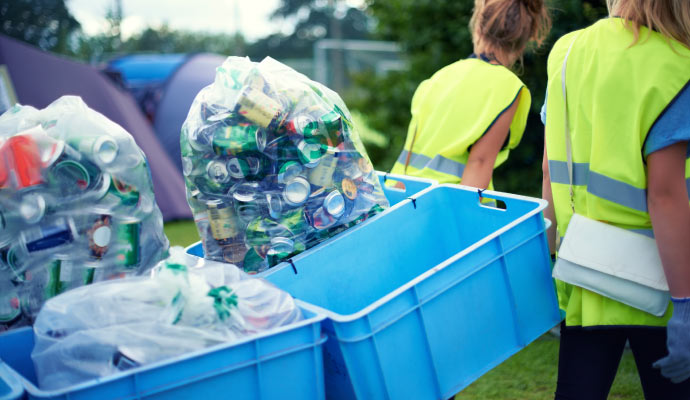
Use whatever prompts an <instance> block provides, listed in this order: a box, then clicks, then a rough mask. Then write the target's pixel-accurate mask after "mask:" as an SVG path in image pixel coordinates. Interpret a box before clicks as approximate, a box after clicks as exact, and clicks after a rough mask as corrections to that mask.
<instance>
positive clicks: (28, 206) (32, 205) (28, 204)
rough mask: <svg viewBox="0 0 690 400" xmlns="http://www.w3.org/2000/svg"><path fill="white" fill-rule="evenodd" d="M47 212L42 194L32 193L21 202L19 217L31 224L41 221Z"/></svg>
mask: <svg viewBox="0 0 690 400" xmlns="http://www.w3.org/2000/svg"><path fill="white" fill-rule="evenodd" d="M45 212H46V201H45V198H44V197H43V195H41V194H40V193H35V192H30V193H27V194H24V195H23V196H21V199H20V200H19V215H21V216H22V218H24V221H26V222H27V223H29V224H35V223H36V222H38V221H40V220H41V219H42V218H43V216H44V215H45Z"/></svg>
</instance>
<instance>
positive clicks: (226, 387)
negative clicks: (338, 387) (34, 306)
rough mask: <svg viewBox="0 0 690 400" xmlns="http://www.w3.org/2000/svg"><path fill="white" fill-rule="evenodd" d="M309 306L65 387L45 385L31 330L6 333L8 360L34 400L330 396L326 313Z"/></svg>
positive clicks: (0, 343) (2, 338) (3, 346)
mask: <svg viewBox="0 0 690 400" xmlns="http://www.w3.org/2000/svg"><path fill="white" fill-rule="evenodd" d="M303 311H304V315H305V318H306V319H305V320H303V321H300V322H298V323H296V324H292V325H289V326H284V327H281V328H277V329H274V330H271V331H268V332H264V333H262V334H260V335H257V336H253V337H251V338H246V339H244V340H242V341H240V342H236V343H232V344H224V345H218V346H213V347H209V348H206V349H203V350H200V351H197V352H193V353H189V354H185V355H183V356H179V357H175V358H171V359H169V360H165V361H161V362H157V363H152V364H149V365H146V366H143V367H139V368H135V369H132V370H129V371H125V372H121V373H118V374H114V375H111V376H107V377H104V378H100V379H94V380H90V381H87V382H84V383H82V384H79V385H75V386H71V387H68V388H65V389H62V390H54V391H44V390H40V389H39V388H37V386H36V374H35V371H34V366H33V362H32V361H31V351H32V349H33V346H34V335H33V330H32V329H31V328H21V329H16V330H13V331H9V332H7V333H5V334H3V335H0V359H2V360H4V361H5V362H6V363H7V365H8V366H9V367H10V368H11V371H12V372H13V374H15V376H17V377H18V378H19V379H20V381H21V383H22V385H23V387H24V390H25V391H26V394H27V395H28V398H29V399H65V400H67V399H70V400H82V399H94V400H95V399H98V400H107V399H204V400H211V399H221V398H222V399H225V398H232V399H253V400H255V399H277V398H283V399H323V398H324V377H323V361H322V354H323V352H322V345H323V343H324V341H325V340H326V337H325V336H322V334H321V322H322V320H323V319H324V317H323V316H319V315H317V314H314V313H312V312H310V311H308V310H304V309H303ZM0 395H2V393H1V392H0Z"/></svg>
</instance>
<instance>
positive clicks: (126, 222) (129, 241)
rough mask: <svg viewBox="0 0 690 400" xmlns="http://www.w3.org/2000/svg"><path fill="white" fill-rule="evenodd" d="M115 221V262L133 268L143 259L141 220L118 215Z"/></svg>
mask: <svg viewBox="0 0 690 400" xmlns="http://www.w3.org/2000/svg"><path fill="white" fill-rule="evenodd" d="M113 222H114V224H113V225H114V227H115V235H114V236H115V241H116V243H115V244H116V246H115V247H116V248H117V251H116V253H115V264H116V265H118V266H120V267H123V268H126V269H133V268H136V267H137V266H138V265H139V262H140V261H141V243H140V241H139V238H140V234H141V220H139V219H138V218H135V217H118V218H117V219H116V220H114V221H113Z"/></svg>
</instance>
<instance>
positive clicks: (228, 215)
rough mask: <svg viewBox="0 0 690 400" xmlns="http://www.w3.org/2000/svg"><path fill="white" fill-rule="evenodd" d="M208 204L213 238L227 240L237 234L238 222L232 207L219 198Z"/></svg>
mask: <svg viewBox="0 0 690 400" xmlns="http://www.w3.org/2000/svg"><path fill="white" fill-rule="evenodd" d="M207 206H208V220H209V225H210V227H211V235H212V236H213V238H214V239H216V240H218V241H225V240H228V239H230V238H233V237H235V236H237V233H238V232H237V224H236V223H235V216H234V215H233V213H232V209H231V208H230V207H228V205H227V204H223V203H222V202H220V201H219V200H212V201H210V202H208V203H207Z"/></svg>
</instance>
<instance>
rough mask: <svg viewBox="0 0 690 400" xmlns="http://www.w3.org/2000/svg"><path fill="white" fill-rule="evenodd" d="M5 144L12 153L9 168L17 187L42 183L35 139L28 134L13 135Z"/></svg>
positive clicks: (39, 157)
mask: <svg viewBox="0 0 690 400" xmlns="http://www.w3.org/2000/svg"><path fill="white" fill-rule="evenodd" d="M5 145H6V146H8V148H9V151H10V152H11V153H12V157H10V160H12V161H13V164H14V165H12V166H10V168H9V170H10V171H11V172H12V173H14V176H15V178H16V179H15V183H16V185H17V189H22V188H26V187H30V186H35V185H40V184H42V183H44V180H43V176H42V174H41V172H42V164H41V154H40V150H39V148H38V145H37V144H36V141H35V140H34V139H33V138H32V137H31V136H29V135H15V136H12V137H10V138H8V139H7V141H6V142H5Z"/></svg>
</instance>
